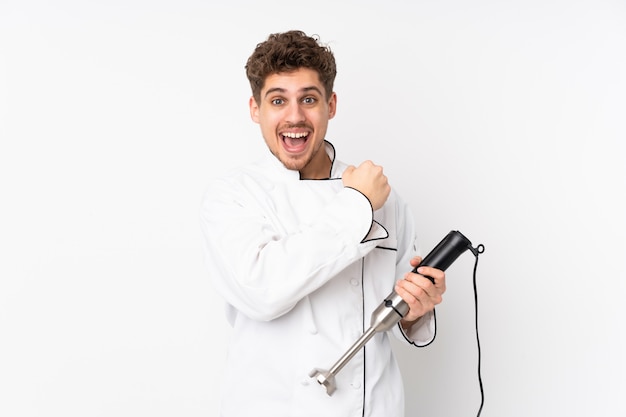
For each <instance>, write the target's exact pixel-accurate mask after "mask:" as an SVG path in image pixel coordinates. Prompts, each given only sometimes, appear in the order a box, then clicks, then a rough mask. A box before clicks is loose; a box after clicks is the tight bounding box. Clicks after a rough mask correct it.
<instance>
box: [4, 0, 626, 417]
mask: <svg viewBox="0 0 626 417" xmlns="http://www.w3.org/2000/svg"><path fill="white" fill-rule="evenodd" d="M383 4H384V5H383ZM293 28H299V29H302V30H304V31H306V32H307V33H317V34H319V35H320V36H321V38H322V40H324V41H326V42H329V43H330V44H331V47H332V48H333V50H334V51H335V53H336V56H337V61H338V66H339V75H338V78H337V82H336V91H337V93H338V97H339V108H338V116H337V117H336V118H335V119H334V120H333V121H332V122H331V126H330V131H329V139H331V140H332V141H333V142H334V144H335V146H336V148H337V150H338V153H339V156H340V157H341V158H342V159H344V160H346V161H347V162H351V163H359V162H361V161H362V160H363V159H373V160H374V161H376V162H377V163H380V164H382V165H383V166H384V167H385V170H386V172H387V174H388V175H389V177H390V178H391V181H392V184H393V185H394V186H395V187H396V188H397V189H398V190H399V191H400V192H401V193H402V194H403V195H404V196H405V197H406V199H407V200H408V201H409V202H410V204H411V206H412V207H413V209H414V211H415V215H416V218H417V220H418V225H419V232H420V236H421V243H422V245H423V249H424V251H427V250H429V249H430V248H431V247H432V246H434V245H435V244H436V243H437V242H438V241H439V240H440V239H441V238H442V237H443V236H444V235H445V234H446V233H447V232H448V231H449V230H452V229H458V230H461V231H462V232H463V233H464V234H466V235H467V236H468V237H469V238H470V239H471V240H472V241H473V242H474V243H475V244H478V243H483V244H484V245H485V246H486V252H485V253H484V255H483V256H482V257H481V260H480V264H479V268H478V291H479V294H478V295H479V326H480V327H479V332H480V337H481V345H482V354H483V356H482V371H483V382H484V388H485V395H486V402H485V406H484V409H483V413H482V415H483V416H494V417H496V416H497V417H502V416H507V417H509V416H514V417H517V416H554V415H563V416H564V415H567V416H587V415H594V416H623V415H625V414H626V405H625V403H624V401H623V399H622V395H623V393H624V392H625V391H626V379H625V378H624V375H625V374H626V360H625V359H624V354H623V352H625V351H626V342H625V341H624V322H623V318H624V317H626V307H625V305H626V303H624V299H625V298H626V284H625V283H624V282H625V281H626V269H625V266H624V264H625V263H624V253H625V252H626V243H625V238H626V221H625V219H624V213H625V212H626V210H625V209H626V207H625V206H626V203H625V202H624V200H625V194H626V193H625V190H626V168H625V166H626V149H625V146H626V145H624V142H625V140H626V125H625V123H624V115H625V114H626V100H625V99H624V97H626V77H625V76H624V74H626V52H625V51H626V48H625V47H624V45H626V5H625V3H624V2H622V1H617V0H616V1H602V0H595V1H591V0H586V1H585V0H580V1H565V0H562V1H557V0H545V1H539V0H530V1H521V0H515V1H508V2H502V1H488V0H479V1H475V2H463V1H460V0H456V1H450V0H448V1H438V2H434V1H417V2H409V1H406V2H401V1H387V2H373V1H352V2H335V1H329V0H320V1H317V2H313V3H312V2H300V3H298V2H293V1H269V2H244V1H241V0H233V1H228V2H223V4H222V5H221V6H216V5H212V4H211V2H204V1H200V0H196V1H194V0H177V1H166V0H162V1H148V0H145V1H142V0H114V1H100V2H96V1H92V2H86V1H70V0H60V1H56V2H50V1H44V0H41V1H19V0H2V2H0V141H1V142H0V196H1V197H0V198H1V202H2V203H1V204H0V415H2V416H7V417H9V416H10V417H18V416H19V417H22V416H29V417H31V416H64V417H70V416H80V417H84V416H116V417H121V416H139V415H141V416H144V415H145V416H147V415H149V416H153V417H158V416H173V415H176V416H180V415H184V416H188V417H191V416H213V415H216V412H215V410H216V407H217V399H218V390H219V387H220V373H221V371H222V363H223V358H224V355H225V354H226V342H227V339H228V334H229V333H228V332H229V330H228V328H227V326H226V323H225V321H224V318H223V316H222V311H221V305H220V300H219V298H218V297H217V296H216V294H215V293H214V292H213V290H212V288H211V287H210V285H209V284H208V282H207V279H206V277H205V273H204V267H203V265H202V259H201V253H200V251H201V248H200V231H199V225H198V209H199V204H200V198H201V195H202V193H203V191H204V187H205V184H206V182H207V179H208V178H209V177H211V176H214V175H218V174H219V173H220V171H221V170H222V168H225V167H230V166H233V165H235V164H241V163H245V162H246V161H249V160H250V159H252V158H255V157H256V156H258V155H259V154H260V153H261V152H264V151H265V148H264V144H263V142H262V139H261V137H260V134H259V132H258V128H257V126H256V125H255V124H253V123H252V122H251V121H250V120H249V117H248V111H247V99H248V96H249V89H248V85H247V81H246V79H245V75H244V71H243V65H244V63H245V60H246V58H247V57H248V55H249V54H250V53H251V52H252V49H253V47H254V45H256V43H258V42H260V41H261V40H263V39H264V38H265V37H266V35H267V34H269V33H272V32H278V31H282V30H287V29H293ZM472 261H473V258H472V257H471V255H470V254H469V253H467V254H466V255H464V256H462V257H461V258H460V259H459V261H457V263H455V264H454V265H453V266H452V267H450V269H449V270H448V283H449V285H448V292H447V293H446V297H445V300H444V304H442V305H441V306H440V307H439V308H438V317H439V331H438V336H437V339H436V341H435V343H434V344H432V345H431V346H429V347H428V348H424V349H420V350H416V349H409V348H408V347H406V346H404V345H397V346H396V347H397V350H398V354H399V356H400V360H401V361H402V363H403V365H404V366H405V368H404V369H405V377H406V383H407V397H408V398H407V400H408V404H407V408H408V413H407V415H409V416H415V415H424V416H473V415H476V412H477V410H478V403H479V399H480V396H479V391H478V380H477V375H476V367H477V351H476V340H475V335H474V310H473V309H474V301H473V292H472V283H471V272H472V266H473V265H472Z"/></svg>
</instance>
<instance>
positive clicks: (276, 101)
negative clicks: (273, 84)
mask: <svg viewBox="0 0 626 417" xmlns="http://www.w3.org/2000/svg"><path fill="white" fill-rule="evenodd" d="M284 103H285V100H283V99H282V98H275V99H273V100H272V104H273V105H275V106H280V105H281V104H284Z"/></svg>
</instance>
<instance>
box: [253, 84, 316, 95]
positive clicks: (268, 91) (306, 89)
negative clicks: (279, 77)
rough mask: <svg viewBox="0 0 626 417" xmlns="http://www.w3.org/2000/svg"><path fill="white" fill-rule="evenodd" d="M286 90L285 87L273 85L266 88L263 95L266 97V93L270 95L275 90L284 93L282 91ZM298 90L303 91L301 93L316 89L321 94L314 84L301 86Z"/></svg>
mask: <svg viewBox="0 0 626 417" xmlns="http://www.w3.org/2000/svg"><path fill="white" fill-rule="evenodd" d="M286 91H287V90H286V89H284V88H281V87H274V88H270V89H269V90H267V91H266V92H265V95H264V97H267V96H268V95H270V94H272V93H276V92H278V93H284V92H286ZM299 91H300V92H303V93H308V92H309V91H316V92H317V93H318V94H319V95H321V96H323V94H322V91H321V90H320V89H319V88H317V87H316V86H314V85H312V86H310V87H304V88H301V89H300V90H299Z"/></svg>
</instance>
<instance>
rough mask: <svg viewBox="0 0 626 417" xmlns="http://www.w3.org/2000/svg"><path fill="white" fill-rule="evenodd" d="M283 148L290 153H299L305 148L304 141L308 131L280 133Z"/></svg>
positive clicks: (307, 136)
mask: <svg viewBox="0 0 626 417" xmlns="http://www.w3.org/2000/svg"><path fill="white" fill-rule="evenodd" d="M281 136H282V139H283V145H284V147H285V150H286V151H287V152H290V153H300V152H302V151H304V150H305V149H306V142H307V140H308V138H309V132H299V133H292V132H287V133H283V134H282V135H281Z"/></svg>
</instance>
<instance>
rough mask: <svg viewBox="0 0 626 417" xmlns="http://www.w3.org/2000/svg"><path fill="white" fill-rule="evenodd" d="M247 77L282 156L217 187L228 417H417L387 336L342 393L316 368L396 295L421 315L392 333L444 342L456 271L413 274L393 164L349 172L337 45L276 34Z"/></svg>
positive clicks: (345, 378)
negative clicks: (447, 294)
mask: <svg viewBox="0 0 626 417" xmlns="http://www.w3.org/2000/svg"><path fill="white" fill-rule="evenodd" d="M246 73H247V76H248V79H249V81H250V85H251V87H252V97H251V98H250V103H249V105H250V115H251V117H252V120H253V121H254V122H256V123H258V124H259V126H260V128H261V133H262V136H263V138H264V139H265V142H266V144H267V147H268V148H269V150H270V152H271V154H273V156H272V155H270V154H268V155H267V157H266V158H264V159H262V160H261V161H259V162H258V163H256V164H253V165H250V166H246V167H242V168H240V169H237V170H233V171H232V172H229V173H227V174H224V175H223V176H222V177H221V178H219V179H215V180H213V181H212V182H211V184H210V185H209V188H208V191H207V193H206V196H205V198H204V201H203V205H202V211H201V222H202V229H203V232H204V237H205V240H204V243H205V246H204V249H205V255H206V263H207V267H208V270H209V277H210V279H211V280H212V282H213V284H214V286H215V288H216V290H217V292H218V293H219V294H220V295H221V296H222V297H223V298H224V299H225V301H226V315H227V319H228V321H229V323H230V324H231V325H232V327H233V332H232V337H231V344H230V350H229V355H228V359H227V364H226V373H225V376H224V378H223V381H224V383H223V386H222V390H223V399H222V405H221V407H222V408H221V415H222V416H223V417H250V416H255V417H257V416H272V417H298V416H315V417H319V416H325V417H328V416H338V417H349V416H355V417H356V416H383V415H384V416H396V417H400V416H403V413H404V394H403V387H402V378H401V375H400V371H399V368H398V365H397V363H396V361H395V359H394V356H393V352H392V350H391V346H390V342H389V335H388V334H387V333H386V332H381V333H377V334H375V335H374V337H373V338H372V339H371V340H370V341H369V342H368V343H367V344H366V345H365V346H364V347H363V348H362V349H360V351H359V352H358V353H357V354H356V355H355V356H354V357H353V358H352V359H351V360H350V361H349V362H348V363H347V364H346V365H345V367H344V368H343V369H342V370H341V372H339V373H338V374H337V376H336V386H337V390H336V391H335V392H334V393H333V395H332V396H329V395H327V393H326V391H325V390H324V388H323V387H321V386H320V385H319V384H318V383H317V382H316V380H315V379H312V378H311V377H310V376H309V372H310V371H311V370H312V369H313V368H316V367H322V368H323V367H330V366H331V365H332V364H333V363H335V362H336V361H337V359H338V358H339V357H340V356H341V355H343V354H344V353H345V352H346V350H347V349H348V348H349V347H350V346H351V345H352V344H353V343H354V342H355V341H356V340H357V339H358V338H359V337H360V336H361V335H362V334H363V332H364V331H365V330H366V329H367V328H368V327H369V320H370V316H371V313H372V312H373V311H374V309H375V308H376V307H377V306H378V305H379V304H380V303H381V302H382V301H383V299H384V297H386V296H387V295H389V293H390V291H391V290H392V289H395V291H396V292H397V293H398V295H400V296H401V297H402V299H404V300H405V301H406V302H407V304H408V305H409V307H410V310H409V312H408V313H407V315H406V316H405V317H404V319H402V320H401V321H400V322H399V324H398V326H397V328H394V329H393V330H392V331H390V332H393V333H395V334H396V336H398V337H400V338H402V339H406V340H407V341H408V342H409V343H413V344H415V345H418V346H424V345H427V344H428V343H430V342H431V341H432V339H433V338H434V329H435V322H434V320H435V319H434V314H433V311H434V308H435V305H436V304H438V303H440V302H441V299H442V294H443V293H444V291H445V285H446V284H445V274H444V272H443V271H440V270H437V269H434V268H429V267H423V268H420V270H419V272H420V274H422V275H420V274H415V273H411V272H407V271H410V270H411V269H412V268H413V267H415V266H416V265H418V264H419V262H420V260H421V259H420V258H419V257H416V256H415V250H416V249H415V231H414V222H413V217H412V215H411V213H410V211H409V208H408V207H407V205H406V204H405V203H404V202H403V201H402V200H401V199H400V198H399V196H398V195H396V194H395V193H394V191H393V190H392V189H391V188H390V186H389V184H388V181H387V177H386V176H385V175H384V174H383V169H382V168H381V167H380V166H377V165H375V164H374V163H372V162H371V161H366V162H363V163H362V164H360V165H359V166H358V167H355V166H352V165H346V164H344V163H342V162H340V161H339V160H337V159H336V158H335V149H334V147H333V146H332V145H331V144H330V142H327V141H326V140H325V136H326V130H327V126H328V121H329V120H330V119H332V118H333V117H334V116H335V113H336V110H337V96H336V94H335V92H334V91H333V82H334V79H335V75H336V67H335V60H334V56H333V54H332V52H331V50H330V49H329V48H328V47H326V46H324V45H322V44H320V43H319V42H318V40H317V39H316V38H313V37H309V36H307V35H306V34H304V33H303V32H300V31H290V32H285V33H278V34H273V35H270V36H269V37H268V39H267V40H266V41H264V42H262V43H260V44H258V45H257V47H256V49H255V50H254V52H253V54H252V55H251V56H250V58H249V59H248V62H247V64H246ZM424 275H427V276H430V277H432V278H434V284H433V283H431V281H429V280H428V279H427V278H426V277H425V276H424ZM396 279H397V281H396ZM394 282H395V286H394Z"/></svg>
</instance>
